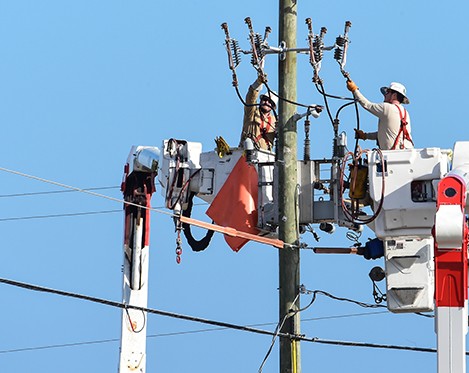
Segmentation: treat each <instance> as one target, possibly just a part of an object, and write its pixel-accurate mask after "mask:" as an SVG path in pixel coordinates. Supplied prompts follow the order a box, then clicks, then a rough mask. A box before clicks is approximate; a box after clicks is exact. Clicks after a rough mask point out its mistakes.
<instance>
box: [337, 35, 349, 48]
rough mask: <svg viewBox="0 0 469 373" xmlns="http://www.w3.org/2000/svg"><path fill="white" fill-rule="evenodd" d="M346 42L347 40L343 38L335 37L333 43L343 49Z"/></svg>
mask: <svg viewBox="0 0 469 373" xmlns="http://www.w3.org/2000/svg"><path fill="white" fill-rule="evenodd" d="M346 42H347V39H346V38H344V37H343V36H337V38H336V39H335V43H336V44H337V45H338V46H339V47H343V46H344V45H345V43H346Z"/></svg>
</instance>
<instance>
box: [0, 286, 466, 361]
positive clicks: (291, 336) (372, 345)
mask: <svg viewBox="0 0 469 373" xmlns="http://www.w3.org/2000/svg"><path fill="white" fill-rule="evenodd" d="M0 283H4V284H8V285H12V286H16V287H21V288H24V289H28V290H34V291H40V292H45V293H51V294H56V295H62V296H66V297H72V298H77V299H81V300H87V301H90V302H94V303H99V304H104V305H107V306H111V307H116V308H120V309H123V308H126V309H134V310H139V311H143V312H147V313H149V314H156V315H160V316H167V317H172V318H176V319H181V320H186V321H193V322H198V323H203V324H209V325H214V326H219V327H222V328H227V329H234V330H240V331H246V332H251V333H256V334H263V335H270V336H275V335H277V336H278V337H281V338H288V339H290V340H298V341H303V342H311V343H321V344H329V345H338V346H353V347H368V348H380V349H392V350H405V351H415V352H432V353H435V352H437V350H436V349H434V348H424V347H410V346H399V345H385V344H375V343H365V342H351V341H335V340H325V339H320V338H317V337H313V338H309V337H305V336H303V335H294V334H290V333H282V332H280V333H278V332H277V333H275V332H271V331H268V330H263V329H257V328H253V327H249V326H243V325H236V324H231V323H226V322H222V321H216V320H210V319H203V318H200V317H194V316H188V315H183V314H178V313H174V312H167V311H162V310H157V309H152V308H146V307H137V306H133V305H127V304H124V303H120V302H114V301H110V300H106V299H101V298H96V297H91V296H88V295H82V294H77V293H70V292H66V291H62V290H56V289H51V288H46V287H42V286H37V285H32V284H27V283H23V282H18V281H13V280H8V279H4V278H0ZM84 343H88V342H84ZM95 343H98V342H95ZM11 351H13V350H11ZM466 355H469V353H468V352H466Z"/></svg>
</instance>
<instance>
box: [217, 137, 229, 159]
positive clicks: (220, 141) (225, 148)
mask: <svg viewBox="0 0 469 373" xmlns="http://www.w3.org/2000/svg"><path fill="white" fill-rule="evenodd" d="M215 143H216V144H217V148H216V149H215V151H216V152H217V154H218V156H219V157H220V158H223V157H224V156H225V154H231V151H230V146H229V145H228V143H227V142H226V141H225V139H224V138H223V137H221V136H217V137H215Z"/></svg>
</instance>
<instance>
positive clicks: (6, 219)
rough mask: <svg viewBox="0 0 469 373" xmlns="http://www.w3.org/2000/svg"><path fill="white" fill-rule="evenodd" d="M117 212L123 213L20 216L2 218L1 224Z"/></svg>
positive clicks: (100, 212) (96, 213) (0, 219)
mask: <svg viewBox="0 0 469 373" xmlns="http://www.w3.org/2000/svg"><path fill="white" fill-rule="evenodd" d="M116 212H122V210H103V211H88V212H71V213H68V214H50V215H33V216H20V217H10V218H0V222H4V221H16V220H32V219H49V218H62V217H71V216H85V215H98V214H112V213H116Z"/></svg>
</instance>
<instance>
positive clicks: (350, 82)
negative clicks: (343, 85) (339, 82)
mask: <svg viewBox="0 0 469 373" xmlns="http://www.w3.org/2000/svg"><path fill="white" fill-rule="evenodd" d="M347 89H348V90H349V91H350V92H352V93H353V92H355V91H356V90H357V89H358V87H357V85H356V84H355V82H354V81H353V80H347Z"/></svg>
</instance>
